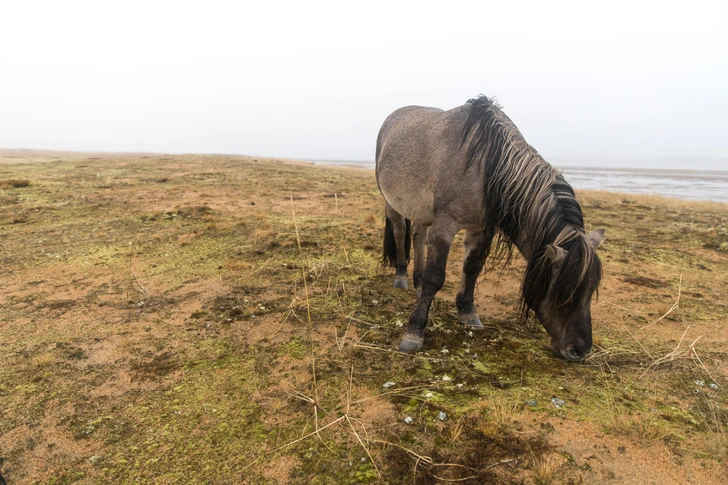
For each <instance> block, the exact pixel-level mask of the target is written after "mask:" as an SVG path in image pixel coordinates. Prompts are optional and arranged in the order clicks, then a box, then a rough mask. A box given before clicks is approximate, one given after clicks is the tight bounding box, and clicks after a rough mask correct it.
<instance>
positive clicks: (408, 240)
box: [382, 216, 412, 267]
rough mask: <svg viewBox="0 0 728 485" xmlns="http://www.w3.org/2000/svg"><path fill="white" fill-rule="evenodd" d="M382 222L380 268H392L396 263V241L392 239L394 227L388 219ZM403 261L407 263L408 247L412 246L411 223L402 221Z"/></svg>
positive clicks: (408, 256)
mask: <svg viewBox="0 0 728 485" xmlns="http://www.w3.org/2000/svg"><path fill="white" fill-rule="evenodd" d="M385 219H386V220H385V222H384V248H383V251H382V266H384V267H387V266H394V264H395V263H396V262H397V241H396V240H395V239H394V225H393V224H392V220H391V219H390V218H389V217H386V216H385ZM404 225H405V233H404V259H405V261H407V262H408V263H409V260H410V246H412V222H411V221H410V220H409V219H405V220H404Z"/></svg>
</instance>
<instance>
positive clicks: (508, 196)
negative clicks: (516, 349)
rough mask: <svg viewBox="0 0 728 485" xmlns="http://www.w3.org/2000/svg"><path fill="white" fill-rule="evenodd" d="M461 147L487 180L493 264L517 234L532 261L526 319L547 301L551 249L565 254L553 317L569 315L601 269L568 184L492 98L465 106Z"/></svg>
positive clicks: (524, 296)
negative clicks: (495, 232)
mask: <svg viewBox="0 0 728 485" xmlns="http://www.w3.org/2000/svg"><path fill="white" fill-rule="evenodd" d="M468 104H469V106H470V111H469V114H468V118H467V120H466V122H465V126H464V129H463V135H462V140H461V146H463V147H464V146H466V144H467V166H468V167H471V166H473V165H476V166H477V168H478V169H479V170H480V171H481V172H482V173H483V177H484V180H485V184H484V191H485V208H484V211H483V227H484V228H486V229H487V228H491V229H490V230H492V228H497V229H498V230H499V233H500V234H499V237H498V238H497V240H496V247H495V248H494V251H493V254H494V262H497V261H504V263H505V264H507V263H508V262H509V261H510V258H511V256H512V249H513V244H514V242H515V240H516V237H518V235H519V233H520V232H521V230H522V229H526V230H527V231H528V233H527V234H526V236H527V241H528V244H529V246H530V247H531V252H532V254H531V258H530V260H529V261H528V265H527V268H526V273H525V276H524V279H523V284H522V287H521V302H522V308H523V310H524V316H525V315H526V314H527V313H528V309H529V308H530V309H533V310H535V309H536V308H538V305H539V303H540V302H541V301H543V300H544V298H545V297H546V292H547V290H548V288H549V283H550V280H551V276H552V265H551V260H550V258H549V257H548V256H547V251H546V250H547V248H548V246H549V245H550V244H553V245H555V246H558V247H561V248H563V249H565V250H566V251H567V252H568V255H567V257H566V260H565V261H564V263H563V266H562V267H561V270H560V272H559V276H558V280H557V281H556V282H555V285H554V294H553V295H552V300H551V303H552V305H551V308H550V309H549V310H548V311H549V312H551V313H568V312H569V310H570V309H571V308H572V303H576V304H580V303H581V302H583V301H584V298H585V297H587V296H591V294H592V293H593V292H594V291H595V290H596V289H597V287H598V286H599V281H600V280H601V263H600V262H599V258H597V257H596V252H595V250H594V248H593V247H592V245H591V244H590V242H589V241H588V239H587V238H586V236H585V234H584V217H583V215H582V211H581V206H580V205H579V203H578V202H577V200H576V197H575V196H574V191H573V189H572V188H571V186H570V185H569V184H568V183H567V182H566V181H565V180H564V178H563V177H562V176H561V174H560V173H559V172H558V171H557V170H556V169H555V168H554V167H552V166H551V165H549V164H548V163H547V162H546V161H545V160H544V159H543V157H541V155H539V153H538V152H537V151H536V150H535V149H534V148H533V147H531V145H529V144H528V143H527V142H526V140H525V139H524V138H523V135H521V132H520V131H518V128H516V125H515V124H514V123H513V122H512V121H511V120H510V118H508V116H506V115H505V113H503V111H501V108H500V106H499V105H498V104H497V103H496V102H495V101H494V100H492V99H489V98H487V97H485V96H482V95H481V96H479V97H478V98H476V99H471V100H469V101H468Z"/></svg>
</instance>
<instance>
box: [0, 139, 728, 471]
mask: <svg viewBox="0 0 728 485" xmlns="http://www.w3.org/2000/svg"><path fill="white" fill-rule="evenodd" d="M577 195H578V198H579V200H580V201H581V203H582V206H583V208H584V213H585V218H586V221H587V229H588V230H591V229H594V228H599V227H603V228H605V229H606V234H607V238H606V241H605V242H604V244H603V245H602V246H601V247H600V249H599V254H600V257H601V259H602V261H603V263H604V272H605V278H604V281H603V284H602V287H601V289H600V291H599V297H598V299H597V300H595V301H594V303H593V306H592V313H593V319H594V341H595V350H594V352H593V353H592V355H591V356H590V357H589V358H588V359H587V360H586V361H585V362H584V363H568V362H566V361H564V360H562V359H560V358H558V357H557V356H555V355H554V354H553V353H552V351H551V350H550V349H549V346H548V337H547V335H546V333H545V331H544V330H543V328H542V327H541V326H540V324H538V323H537V322H535V321H533V320H532V319H531V320H528V321H526V322H523V321H521V320H520V318H519V301H518V288H519V284H520V278H521V277H522V275H523V266H524V265H523V264H522V262H521V261H520V260H519V257H516V258H515V259H514V262H513V264H511V265H510V266H509V267H507V268H505V269H504V268H503V267H502V266H496V267H494V268H493V269H492V270H490V271H489V272H488V273H487V274H486V275H485V276H484V277H481V279H480V281H479V284H478V288H477V290H476V305H477V307H478V309H479V312H480V314H481V318H482V320H483V323H484V324H485V326H486V329H485V330H483V331H480V332H469V331H467V330H466V329H464V328H462V327H461V326H459V325H458V323H457V312H456V309H455V305H454V302H453V297H454V294H455V292H456V289H457V286H458V278H459V274H460V268H459V266H460V261H461V258H462V250H461V248H460V246H461V242H462V234H460V235H458V236H457V238H456V241H455V245H454V250H453V253H452V255H451V257H450V263H449V266H448V279H447V282H446V284H445V287H444V288H443V290H442V291H441V293H440V294H439V295H438V298H437V299H436V301H435V303H434V309H433V311H432V317H431V322H430V324H429V326H428V331H427V337H426V341H425V346H424V351H423V352H420V353H417V354H415V355H404V354H401V353H399V352H396V351H395V349H396V345H397V343H398V340H399V337H400V335H401V333H402V331H403V328H402V324H403V322H406V321H407V318H408V315H409V312H410V311H411V310H412V309H413V307H414V303H415V295H414V291H413V290H412V289H410V290H398V289H394V288H392V282H393V272H392V271H391V270H390V269H384V268H382V267H381V266H380V265H379V260H380V253H381V241H382V226H383V224H382V217H383V203H382V200H381V196H380V195H379V193H378V190H377V187H376V183H375V181H374V176H373V173H372V172H371V171H367V170H357V169H346V168H330V167H327V168H322V167H317V166H313V165H311V164H306V163H296V162H290V161H280V160H270V159H255V158H247V157H232V156H192V155H188V156H160V155H108V154H99V155H89V154H53V153H34V152H9V151H5V152H0V262H1V263H0V264H1V265H2V266H1V267H2V271H1V272H0V302H2V306H1V307H0V342H1V343H2V345H1V346H0V472H1V473H2V476H3V477H4V478H5V479H6V480H7V482H8V483H10V484H36V483H37V484H40V483H44V484H70V483H79V484H95V483H104V482H107V483H184V484H192V483H211V484H228V483H229V484H233V483H235V484H237V483H249V484H261V483H265V484H286V483H291V484H297V483H302V484H303V483H306V484H308V483H314V484H340V483H390V484H398V483H439V482H453V481H457V482H463V483H514V484H516V483H536V484H549V483H566V484H579V483H656V484H665V483H681V484H682V483H724V482H725V481H726V479H725V477H726V475H727V472H728V451H727V446H728V438H727V435H728V429H727V428H726V426H727V423H728V392H726V388H725V386H726V384H728V354H727V353H726V351H728V331H726V328H725V325H726V321H727V320H728V318H727V317H728V294H727V293H726V284H727V283H728V233H727V229H726V227H727V226H728V207H726V205H721V204H714V203H707V202H706V203H697V202H685V201H679V200H669V199H662V198H658V197H637V196H629V195H617V194H608V193H594V192H585V193H579V194H577Z"/></svg>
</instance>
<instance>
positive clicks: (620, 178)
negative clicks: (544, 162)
mask: <svg viewBox="0 0 728 485" xmlns="http://www.w3.org/2000/svg"><path fill="white" fill-rule="evenodd" d="M564 178H566V180H567V181H568V182H569V183H570V184H571V186H572V187H574V188H576V189H584V190H607V191H610V192H624V193H627V194H655V195H662V196H665V197H674V198H678V199H692V200H713V201H718V202H728V171H723V170H657V169H637V168H635V169H629V168H587V167H564Z"/></svg>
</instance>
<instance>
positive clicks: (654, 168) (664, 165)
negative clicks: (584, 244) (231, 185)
mask: <svg viewBox="0 0 728 485" xmlns="http://www.w3.org/2000/svg"><path fill="white" fill-rule="evenodd" d="M311 161H312V162H313V163H315V164H320V165H338V166H349V167H358V168H363V169H374V162H373V161H340V160H311ZM552 165H554V166H555V167H556V168H558V169H560V170H562V171H563V174H564V178H565V179H566V181H567V182H569V183H570V184H571V186H572V187H574V188H575V189H582V190H605V191H609V192H621V193H625V194H648V195H660V196H663V197H672V198H677V199H689V200H710V201H716V202H724V203H728V159H726V160H715V159H711V160H690V159H669V160H602V161H597V162H592V161H590V162H588V163H587V162H584V161H580V160H568V161H561V162H558V161H557V162H556V163H552Z"/></svg>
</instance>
